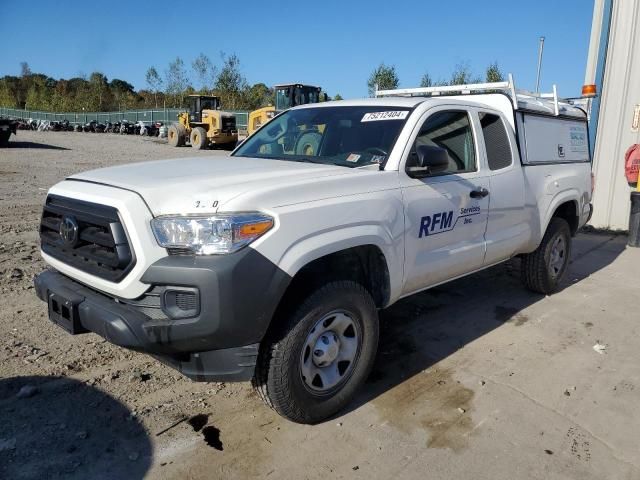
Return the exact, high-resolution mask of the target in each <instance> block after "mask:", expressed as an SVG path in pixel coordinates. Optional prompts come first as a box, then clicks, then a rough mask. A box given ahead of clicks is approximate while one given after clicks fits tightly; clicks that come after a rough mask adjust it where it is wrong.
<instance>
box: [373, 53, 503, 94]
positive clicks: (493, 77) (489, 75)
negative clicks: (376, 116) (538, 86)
mask: <svg viewBox="0 0 640 480" xmlns="http://www.w3.org/2000/svg"><path fill="white" fill-rule="evenodd" d="M502 81H504V74H503V73H502V71H501V70H500V67H499V66H498V62H493V63H491V64H490V65H489V66H488V67H487V68H486V69H485V72H484V78H483V77H482V76H481V75H476V74H474V73H473V72H472V71H471V68H470V67H469V64H468V63H466V62H464V63H459V64H458V65H456V66H455V68H454V69H453V72H451V76H450V77H449V78H448V79H438V80H435V81H434V80H433V78H432V77H431V75H430V74H429V72H425V73H424V75H422V78H421V79H420V86H421V87H439V86H446V85H468V84H470V83H483V82H502ZM399 85H400V78H399V77H398V72H397V71H396V67H395V66H394V65H386V64H385V63H384V62H383V63H381V64H380V65H378V67H376V68H375V69H374V70H373V71H372V72H371V75H369V80H368V81H367V88H368V90H369V96H371V97H373V96H374V95H375V92H376V88H377V89H378V90H393V89H396V88H398V87H399Z"/></svg>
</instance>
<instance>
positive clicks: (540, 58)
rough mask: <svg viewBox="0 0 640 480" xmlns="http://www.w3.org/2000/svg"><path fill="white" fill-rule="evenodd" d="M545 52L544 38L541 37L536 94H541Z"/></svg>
mask: <svg viewBox="0 0 640 480" xmlns="http://www.w3.org/2000/svg"><path fill="white" fill-rule="evenodd" d="M543 51H544V37H540V47H539V48H538V73H537V75H536V93H540V70H542V52H543Z"/></svg>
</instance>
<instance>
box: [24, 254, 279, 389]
mask: <svg viewBox="0 0 640 480" xmlns="http://www.w3.org/2000/svg"><path fill="white" fill-rule="evenodd" d="M142 280H143V281H144V282H145V283H148V284H149V285H150V290H151V291H154V292H158V291H159V292H160V293H159V294H158V295H157V298H156V299H155V301H157V305H156V306H155V307H154V308H155V310H152V311H151V312H152V314H149V312H150V309H149V303H150V296H145V297H144V298H143V297H141V298H140V299H139V300H134V301H130V300H124V299H118V298H114V297H112V296H108V295H105V294H103V293H101V292H99V291H97V290H94V289H92V288H90V287H87V286H85V285H83V284H80V283H78V282H76V281H74V280H72V279H71V278H69V277H67V276H65V275H62V274H61V273H59V272H57V271H55V270H47V271H45V272H42V273H41V274H39V275H37V276H36V277H35V279H34V284H35V290H36V293H37V295H38V297H39V298H40V299H41V300H43V301H45V302H47V303H48V306H49V318H50V319H51V320H52V321H53V322H54V323H56V324H58V325H59V326H61V327H62V328H64V329H65V330H67V331H68V332H69V333H72V334H78V333H85V332H94V333H96V334H98V335H100V336H101V337H103V338H105V339H106V340H108V341H109V342H111V343H113V344H115V345H119V346H121V347H124V348H128V349H131V350H136V351H141V352H145V353H148V354H150V355H153V356H154V357H156V358H157V359H158V360H160V361H162V362H163V363H165V364H167V365H169V366H171V367H173V368H175V369H177V370H178V371H180V372H181V373H183V374H184V375H186V376H187V377H189V378H191V379H193V380H198V381H244V380H250V379H251V378H252V377H253V374H254V370H255V364H256V359H257V356H258V347H259V344H260V341H261V340H262V338H263V337H264V334H265V333H266V330H267V328H268V326H269V323H270V321H271V318H272V316H273V313H274V311H275V309H276V307H277V304H278V302H279V300H280V298H281V297H282V295H283V293H284V290H285V289H286V287H287V286H288V283H289V280H290V278H289V277H288V276H287V275H286V274H284V273H283V272H282V271H281V270H279V269H278V268H277V267H276V266H275V265H273V264H272V263H271V262H269V261H268V260H267V259H266V258H265V257H263V256H262V255H260V254H259V253H257V252H255V251H254V250H252V249H250V248H246V249H244V250H242V251H240V252H237V253H235V254H232V255H225V256H216V257H193V256H169V257H165V258H163V259H161V260H159V261H157V262H155V263H154V264H152V265H151V266H150V267H149V268H148V270H147V271H146V272H145V274H144V275H143V277H142ZM181 291H188V292H197V293H198V295H197V297H196V298H197V302H198V304H197V306H196V308H194V309H193V311H192V312H191V314H190V316H188V317H186V318H185V317H184V315H181V314H180V312H178V314H177V315H174V313H175V312H176V310H175V305H173V304H172V305H168V303H170V300H168V299H170V298H172V295H175V292H181ZM172 292H173V293H172ZM154 295H155V294H154Z"/></svg>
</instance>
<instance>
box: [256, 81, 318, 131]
mask: <svg viewBox="0 0 640 480" xmlns="http://www.w3.org/2000/svg"><path fill="white" fill-rule="evenodd" d="M274 88H275V90H276V105H275V107H274V106H273V105H269V106H268V107H263V108H260V109H258V110H254V111H253V112H251V113H249V121H248V122H247V134H249V135H251V134H252V133H253V132H255V131H256V130H257V129H258V128H260V127H261V126H262V125H264V124H265V123H267V122H268V121H269V120H271V119H272V118H273V117H275V116H276V115H277V114H278V113H280V112H282V111H283V110H287V109H288V108H291V107H295V106H297V105H305V104H307V103H318V102H319V101H320V92H321V91H322V89H321V88H320V87H316V86H314V85H303V84H301V83H285V84H281V85H276V86H275V87H274Z"/></svg>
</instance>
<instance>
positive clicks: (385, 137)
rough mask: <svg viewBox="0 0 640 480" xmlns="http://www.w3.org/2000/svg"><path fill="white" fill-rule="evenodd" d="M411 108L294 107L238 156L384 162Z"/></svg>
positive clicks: (357, 164) (347, 164) (256, 135)
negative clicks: (294, 108) (296, 108)
mask: <svg viewBox="0 0 640 480" xmlns="http://www.w3.org/2000/svg"><path fill="white" fill-rule="evenodd" d="M409 112H410V110H409V109H408V108H398V107H377V106H366V107H363V106H356V107H311V108H302V109H299V110H288V111H286V112H284V113H282V114H281V115H279V116H277V117H276V118H274V119H273V120H271V121H270V122H269V123H267V124H266V125H264V126H263V127H262V128H261V129H260V130H258V131H257V132H256V133H254V134H253V135H251V136H250V137H249V138H248V139H247V140H246V141H245V142H244V143H243V144H242V145H241V146H240V147H238V149H237V150H236V151H235V153H234V156H236V157H258V158H266V159H276V160H290V161H298V162H312V163H324V164H327V165H340V166H344V167H352V168H353V167H362V166H366V165H371V164H383V163H384V162H385V161H386V159H387V156H388V155H389V153H390V152H391V149H392V148H393V145H394V144H395V142H396V139H397V138H398V135H399V134H400V131H401V130H402V127H403V126H404V124H405V122H406V119H407V117H408V116H409Z"/></svg>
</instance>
